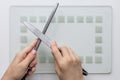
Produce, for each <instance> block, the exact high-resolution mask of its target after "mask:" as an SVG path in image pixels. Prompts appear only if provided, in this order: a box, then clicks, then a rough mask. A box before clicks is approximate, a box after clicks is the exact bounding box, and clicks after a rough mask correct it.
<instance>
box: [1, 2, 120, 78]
mask: <svg viewBox="0 0 120 80" xmlns="http://www.w3.org/2000/svg"><path fill="white" fill-rule="evenodd" d="M56 1H59V2H60V4H62V5H80V6H82V5H85V6H86V5H87V6H90V5H92V6H95V5H110V6H112V7H113V26H112V30H113V32H112V45H113V46H112V56H113V57H112V58H113V59H112V73H111V74H90V75H89V76H87V77H86V80H118V79H119V71H120V62H119V61H120V58H119V56H120V49H119V48H120V31H119V30H120V27H119V26H120V8H119V7H120V5H119V3H120V1H119V0H81V1H80V0H49V1H48V0H44V1H42V0H26V1H25V0H4V1H3V0H0V28H1V29H0V37H1V38H0V39H1V40H0V54H1V56H0V77H2V74H3V73H4V71H5V70H6V68H7V67H8V65H9V7H10V6H11V5H53V4H54V3H55V2H56ZM35 78H36V80H38V79H44V80H56V79H57V77H56V75H55V74H41V75H36V76H35V77H33V79H34V80H35Z"/></svg>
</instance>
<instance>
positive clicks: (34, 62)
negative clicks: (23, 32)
mask: <svg viewBox="0 0 120 80" xmlns="http://www.w3.org/2000/svg"><path fill="white" fill-rule="evenodd" d="M36 64H37V58H36V57H35V58H34V60H33V61H32V62H31V63H30V65H29V66H30V67H34V66H36Z"/></svg>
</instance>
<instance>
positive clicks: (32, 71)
mask: <svg viewBox="0 0 120 80" xmlns="http://www.w3.org/2000/svg"><path fill="white" fill-rule="evenodd" d="M35 70H36V68H35V67H32V69H31V70H30V71H29V72H28V75H29V76H30V75H32V74H33V73H34V72H35Z"/></svg>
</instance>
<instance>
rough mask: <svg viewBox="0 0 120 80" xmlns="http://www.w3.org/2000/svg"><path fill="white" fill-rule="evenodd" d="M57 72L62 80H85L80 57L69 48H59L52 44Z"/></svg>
mask: <svg viewBox="0 0 120 80" xmlns="http://www.w3.org/2000/svg"><path fill="white" fill-rule="evenodd" d="M51 49H52V55H53V56H54V63H55V71H56V73H57V75H58V77H59V78H60V80H84V77H83V74H82V67H81V62H80V59H79V57H78V56H77V55H76V54H75V53H74V51H73V50H72V49H70V48H69V47H67V46H61V47H58V46H57V44H56V42H55V41H52V42H51Z"/></svg>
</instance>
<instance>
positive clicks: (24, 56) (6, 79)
mask: <svg viewBox="0 0 120 80" xmlns="http://www.w3.org/2000/svg"><path fill="white" fill-rule="evenodd" d="M36 43H37V39H35V40H34V41H33V42H32V43H31V44H30V45H29V46H28V47H26V48H25V49H23V50H22V51H20V52H18V53H17V54H16V56H15V58H14V59H13V61H12V63H11V64H10V65H9V67H8V69H7V70H6V72H5V74H4V75H3V77H2V80H21V79H22V77H23V76H24V75H25V73H26V71H27V69H28V66H29V67H31V68H32V69H31V71H29V73H28V75H31V74H32V73H33V72H34V71H35V65H36V64H37V59H36V51H35V50H33V48H34V47H35V45H36Z"/></svg>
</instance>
